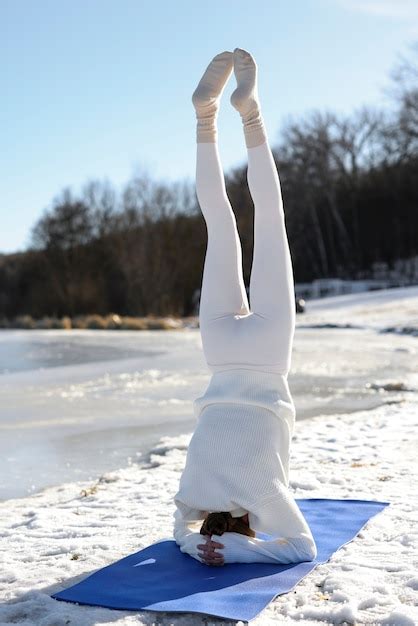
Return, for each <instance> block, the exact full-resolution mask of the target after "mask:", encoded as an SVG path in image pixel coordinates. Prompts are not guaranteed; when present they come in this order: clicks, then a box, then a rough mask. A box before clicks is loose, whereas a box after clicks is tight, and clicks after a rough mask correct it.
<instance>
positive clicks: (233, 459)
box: [173, 48, 317, 565]
mask: <svg viewBox="0 0 418 626" xmlns="http://www.w3.org/2000/svg"><path fill="white" fill-rule="evenodd" d="M232 70H234V73H235V77H236V80H237V87H236V89H235V91H234V92H233V93H232V95H231V103H232V105H233V106H234V107H235V109H237V111H238V112H239V113H240V115H241V119H242V123H243V130H244V137H245V143H246V147H247V152H248V170H247V178H248V185H249V189H250V192H251V196H252V199H253V202H254V253H253V263H252V268H251V278H250V293H249V295H250V303H251V310H250V306H249V303H248V299H247V293H246V290H245V286H244V280H243V275H242V250H241V242H240V239H239V234H238V231H237V225H236V219H235V215H234V212H233V210H232V207H231V204H230V202H229V199H228V196H227V193H226V188H225V181H224V177H223V172H222V167H221V163H220V158H219V152H218V144H217V115H218V109H219V103H220V98H221V95H222V92H223V90H224V87H225V84H226V82H227V80H228V78H229V76H230V74H231V73H232ZM257 72H258V68H257V64H256V62H255V60H254V58H253V57H252V55H251V54H250V53H249V52H247V51H245V50H242V49H240V48H235V50H234V52H233V53H232V52H229V51H225V52H222V53H220V54H218V55H216V56H215V57H214V58H213V59H212V61H211V62H210V64H209V65H208V67H207V69H206V71H205V72H204V74H203V76H202V78H201V80H200V82H199V84H198V86H197V88H196V90H195V91H194V93H193V96H192V102H193V105H194V107H195V110H196V119H197V132H196V139H197V146H196V148H197V150H196V193H197V198H198V201H199V205H200V208H201V210H202V213H203V216H204V219H205V222H206V227H207V233H208V241H207V249H206V256H205V263H204V270H203V278H202V289H201V295H200V305H199V322H200V332H201V338H202V347H203V352H204V356H205V359H206V363H207V365H208V368H209V370H210V371H211V373H212V375H211V378H210V381H209V385H208V386H207V389H206V391H205V392H204V394H203V395H202V396H200V397H198V398H196V399H195V400H194V402H193V407H194V414H195V417H196V420H197V425H196V428H195V430H194V433H193V435H192V438H191V440H190V444H189V447H188V450H187V456H186V464H185V467H184V470H183V472H182V474H181V477H180V481H179V489H178V491H177V493H176V494H175V496H174V502H175V504H176V510H175V513H174V530H173V535H174V538H175V541H176V542H177V544H178V545H179V546H180V550H181V551H182V552H186V553H188V554H190V555H191V556H192V557H194V558H195V559H197V560H199V561H200V562H202V563H206V564H208V565H223V564H224V563H233V562H265V563H294V562H300V561H311V560H313V559H314V558H315V557H316V554H317V548H316V544H315V541H314V538H313V536H312V533H311V530H310V528H309V526H308V524H307V522H306V520H305V518H304V516H303V515H302V512H301V511H300V509H299V507H298V506H297V503H296V501H295V499H294V497H293V495H292V494H291V492H290V491H289V488H288V486H289V448H290V442H291V438H292V434H293V428H294V421H295V406H294V403H293V399H292V396H291V393H290V390H289V386H288V382H287V377H288V372H289V369H290V364H291V351H292V344H293V336H294V331H295V317H296V310H295V297H294V282H293V268H292V261H291V256H290V251H289V245H288V240H287V233H286V227H285V216H284V211H283V204H282V196H281V189H280V182H279V176H278V172H277V169H276V165H275V162H274V159H273V155H272V152H271V149H270V147H269V143H268V139H267V133H266V128H265V125H264V121H263V117H262V114H261V109H260V101H259V96H258V86H257ZM256 532H257V533H261V534H264V535H267V537H265V538H262V537H260V536H259V537H256V536H255V534H256Z"/></svg>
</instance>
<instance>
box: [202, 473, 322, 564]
mask: <svg viewBox="0 0 418 626" xmlns="http://www.w3.org/2000/svg"><path fill="white" fill-rule="evenodd" d="M279 494H280V498H278V495H277V492H276V493H275V494H274V495H273V496H270V497H268V498H265V499H262V500H260V501H259V502H258V503H257V512H256V513H253V512H252V511H250V513H249V522H250V528H255V529H257V531H259V532H261V533H265V534H267V535H269V536H271V537H273V538H272V539H267V540H263V539H259V538H257V537H248V536H247V535H241V534H240V533H233V532H227V533H224V534H223V535H222V536H218V535H212V539H213V540H214V541H219V542H220V543H223V544H224V546H225V547H224V548H220V549H219V552H221V553H222V554H223V555H224V560H225V563H250V562H253V563H299V562H302V561H312V560H313V559H315V558H316V556H317V548H316V544H315V540H314V538H313V536H312V533H311V530H310V528H309V526H308V524H307V522H306V520H305V518H304V517H303V515H302V512H301V511H300V509H299V507H298V506H297V504H296V501H295V499H294V498H293V496H292V494H291V493H290V491H289V490H288V489H287V488H286V487H285V486H284V485H279Z"/></svg>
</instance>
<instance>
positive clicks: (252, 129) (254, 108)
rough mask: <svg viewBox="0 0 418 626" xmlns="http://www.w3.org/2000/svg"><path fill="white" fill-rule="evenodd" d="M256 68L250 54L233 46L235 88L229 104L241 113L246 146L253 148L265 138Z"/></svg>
mask: <svg viewBox="0 0 418 626" xmlns="http://www.w3.org/2000/svg"><path fill="white" fill-rule="evenodd" d="M257 70H258V68H257V64H256V62H255V60H254V58H253V57H252V56H251V54H250V53H249V52H247V51H246V50H243V49H242V48H235V50H234V72H235V77H236V79H237V88H236V89H235V91H234V92H233V93H232V94H231V104H232V106H233V107H234V108H235V109H236V110H237V111H238V112H239V113H240V115H241V118H242V123H243V126H244V136H245V143H246V146H247V148H254V147H255V146H259V145H260V144H262V143H264V142H265V141H266V140H267V132H266V128H265V126H264V121H263V117H262V115H261V110H260V101H259V98H258V88H257Z"/></svg>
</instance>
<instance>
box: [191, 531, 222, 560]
mask: <svg viewBox="0 0 418 626" xmlns="http://www.w3.org/2000/svg"><path fill="white" fill-rule="evenodd" d="M205 539H206V543H203V544H202V543H200V544H198V545H197V546H196V547H197V549H198V550H199V556H200V558H201V559H202V560H203V561H204V563H206V565H215V566H217V567H219V566H220V565H224V557H223V554H221V553H219V552H215V548H223V547H224V545H223V544H222V543H218V542H217V541H212V540H211V538H210V536H209V535H207V536H206V537H205Z"/></svg>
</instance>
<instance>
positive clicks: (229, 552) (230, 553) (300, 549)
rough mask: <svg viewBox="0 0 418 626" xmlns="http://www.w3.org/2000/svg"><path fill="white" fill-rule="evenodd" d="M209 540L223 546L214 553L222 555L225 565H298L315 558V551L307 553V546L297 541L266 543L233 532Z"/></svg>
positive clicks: (285, 540) (266, 541) (213, 536)
mask: <svg viewBox="0 0 418 626" xmlns="http://www.w3.org/2000/svg"><path fill="white" fill-rule="evenodd" d="M211 538H212V539H213V541H219V542H220V543H222V544H223V545H224V548H219V549H217V550H216V551H217V552H219V553H220V554H222V555H223V557H224V562H225V563H283V564H285V563H300V562H302V561H312V560H313V559H314V558H315V556H316V550H315V551H309V550H308V551H307V550H306V545H307V544H305V543H304V542H303V541H302V542H300V540H299V539H293V540H291V539H274V540H270V541H268V540H263V539H258V538H257V537H248V536H246V535H242V534H240V533H233V532H226V533H224V534H223V535H212V537H211Z"/></svg>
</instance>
